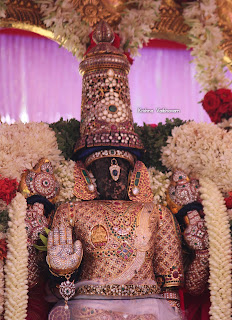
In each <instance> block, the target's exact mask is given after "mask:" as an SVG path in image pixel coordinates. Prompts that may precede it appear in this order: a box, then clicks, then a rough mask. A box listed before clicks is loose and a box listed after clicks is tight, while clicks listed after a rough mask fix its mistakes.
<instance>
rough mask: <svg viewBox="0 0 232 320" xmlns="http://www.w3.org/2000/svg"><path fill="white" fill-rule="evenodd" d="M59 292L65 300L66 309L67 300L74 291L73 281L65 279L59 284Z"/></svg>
mask: <svg viewBox="0 0 232 320" xmlns="http://www.w3.org/2000/svg"><path fill="white" fill-rule="evenodd" d="M59 292H60V295H61V296H62V298H63V299H64V300H65V309H68V300H69V299H71V298H72V297H73V296H74V295H75V292H76V289H75V285H74V281H72V282H70V281H69V280H66V281H64V282H62V283H61V284H60V287H59Z"/></svg>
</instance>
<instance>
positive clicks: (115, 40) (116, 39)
mask: <svg viewBox="0 0 232 320" xmlns="http://www.w3.org/2000/svg"><path fill="white" fill-rule="evenodd" d="M120 41H121V40H120V37H119V35H118V34H117V33H115V34H114V42H113V43H112V45H113V46H114V47H116V48H117V49H119V47H120Z"/></svg>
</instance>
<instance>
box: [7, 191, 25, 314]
mask: <svg viewBox="0 0 232 320" xmlns="http://www.w3.org/2000/svg"><path fill="white" fill-rule="evenodd" d="M26 210H27V202H26V200H25V198H24V197H23V195H22V194H21V193H17V194H16V197H15V198H14V199H13V200H12V202H11V204H10V206H9V216H10V221H9V229H8V232H7V250H8V251H7V259H6V264H5V268H4V271H5V275H6V276H5V314H4V319H5V320H25V319H26V316H27V302H28V295H27V293H28V284H27V283H28V280H27V278H28V270H27V265H28V251H27V234H26V224H25V217H26Z"/></svg>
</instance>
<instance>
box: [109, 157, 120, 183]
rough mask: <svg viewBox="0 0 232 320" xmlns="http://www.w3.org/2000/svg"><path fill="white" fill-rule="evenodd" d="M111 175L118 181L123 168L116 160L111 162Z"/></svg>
mask: <svg viewBox="0 0 232 320" xmlns="http://www.w3.org/2000/svg"><path fill="white" fill-rule="evenodd" d="M109 170H110V175H111V177H112V179H113V180H114V181H118V179H119V176H120V170H121V168H120V167H119V165H118V162H117V160H116V159H115V158H113V159H112V160H111V166H110V167H109Z"/></svg>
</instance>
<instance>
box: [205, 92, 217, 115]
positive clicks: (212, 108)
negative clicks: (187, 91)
mask: <svg viewBox="0 0 232 320" xmlns="http://www.w3.org/2000/svg"><path fill="white" fill-rule="evenodd" d="M202 105H203V108H204V109H205V111H206V112H207V113H208V114H209V116H210V115H211V114H213V113H215V112H216V110H217V109H218V107H219V106H220V99H219V97H218V96H217V95H216V93H215V92H214V91H212V90H211V91H209V92H207V93H206V95H205V96H204V99H203V101H202Z"/></svg>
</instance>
